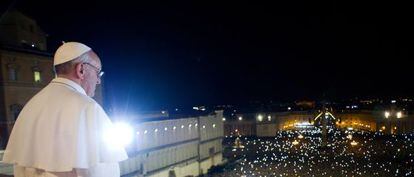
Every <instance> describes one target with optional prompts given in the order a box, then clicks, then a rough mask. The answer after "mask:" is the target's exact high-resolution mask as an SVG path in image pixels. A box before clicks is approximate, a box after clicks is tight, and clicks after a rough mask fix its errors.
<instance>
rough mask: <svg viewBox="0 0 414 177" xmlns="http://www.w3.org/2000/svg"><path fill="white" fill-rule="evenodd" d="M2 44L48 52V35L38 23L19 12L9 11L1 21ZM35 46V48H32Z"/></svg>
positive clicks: (0, 39) (0, 35) (0, 36)
mask: <svg viewBox="0 0 414 177" xmlns="http://www.w3.org/2000/svg"><path fill="white" fill-rule="evenodd" d="M0 44H2V45H7V46H13V47H21V48H23V47H29V48H33V49H37V50H42V51H46V49H47V48H46V34H45V33H44V32H43V31H42V30H41V29H40V27H39V26H38V25H37V23H36V21H35V20H33V19H31V18H29V17H27V16H25V15H24V14H22V13H21V12H18V11H14V10H12V11H9V12H8V13H5V14H4V15H3V16H2V20H1V21H0ZM32 45H33V47H32Z"/></svg>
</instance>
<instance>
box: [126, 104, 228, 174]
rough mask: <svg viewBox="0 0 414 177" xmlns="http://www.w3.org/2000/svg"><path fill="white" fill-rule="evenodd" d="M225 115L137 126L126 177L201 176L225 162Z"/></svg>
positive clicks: (150, 122) (142, 123) (171, 120)
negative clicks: (223, 146) (223, 145)
mask: <svg viewBox="0 0 414 177" xmlns="http://www.w3.org/2000/svg"><path fill="white" fill-rule="evenodd" d="M222 119H223V112H222V111H216V112H215V114H213V115H208V116H199V117H188V118H179V119H168V118H166V119H163V120H156V121H145V122H141V123H138V124H136V125H135V127H134V129H135V133H136V138H135V141H134V142H133V143H132V145H130V146H129V147H128V148H127V151H128V155H129V159H128V160H126V161H123V162H121V164H120V165H121V174H122V175H123V176H151V177H157V176H159V177H164V176H170V175H171V176H177V177H181V176H182V177H184V176H198V175H201V174H206V173H207V172H208V169H209V168H211V167H212V166H215V165H220V164H221V163H222V161H223V158H222V157H223V155H222V139H223V121H222Z"/></svg>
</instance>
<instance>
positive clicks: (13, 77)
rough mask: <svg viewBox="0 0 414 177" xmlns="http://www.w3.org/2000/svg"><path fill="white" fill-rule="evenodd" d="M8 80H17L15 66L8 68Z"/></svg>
mask: <svg viewBox="0 0 414 177" xmlns="http://www.w3.org/2000/svg"><path fill="white" fill-rule="evenodd" d="M9 80H11V81H16V80H17V72H16V69H15V68H9Z"/></svg>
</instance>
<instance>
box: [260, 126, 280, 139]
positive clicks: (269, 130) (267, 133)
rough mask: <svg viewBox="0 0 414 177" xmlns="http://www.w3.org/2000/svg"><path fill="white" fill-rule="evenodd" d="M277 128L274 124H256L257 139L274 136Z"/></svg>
mask: <svg viewBox="0 0 414 177" xmlns="http://www.w3.org/2000/svg"><path fill="white" fill-rule="evenodd" d="M277 130H278V129H277V126H276V124H275V123H268V124H257V136H258V137H271V136H276V132H277Z"/></svg>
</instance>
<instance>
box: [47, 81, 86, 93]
mask: <svg viewBox="0 0 414 177" xmlns="http://www.w3.org/2000/svg"><path fill="white" fill-rule="evenodd" d="M50 83H58V84H62V85H65V86H66V87H69V88H71V89H73V90H75V91H77V92H79V93H82V94H84V95H86V92H85V90H84V89H83V88H82V87H81V86H80V85H79V84H77V83H76V82H73V81H72V80H70V79H66V78H63V77H56V78H54V79H53V80H52V81H51V82H50Z"/></svg>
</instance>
